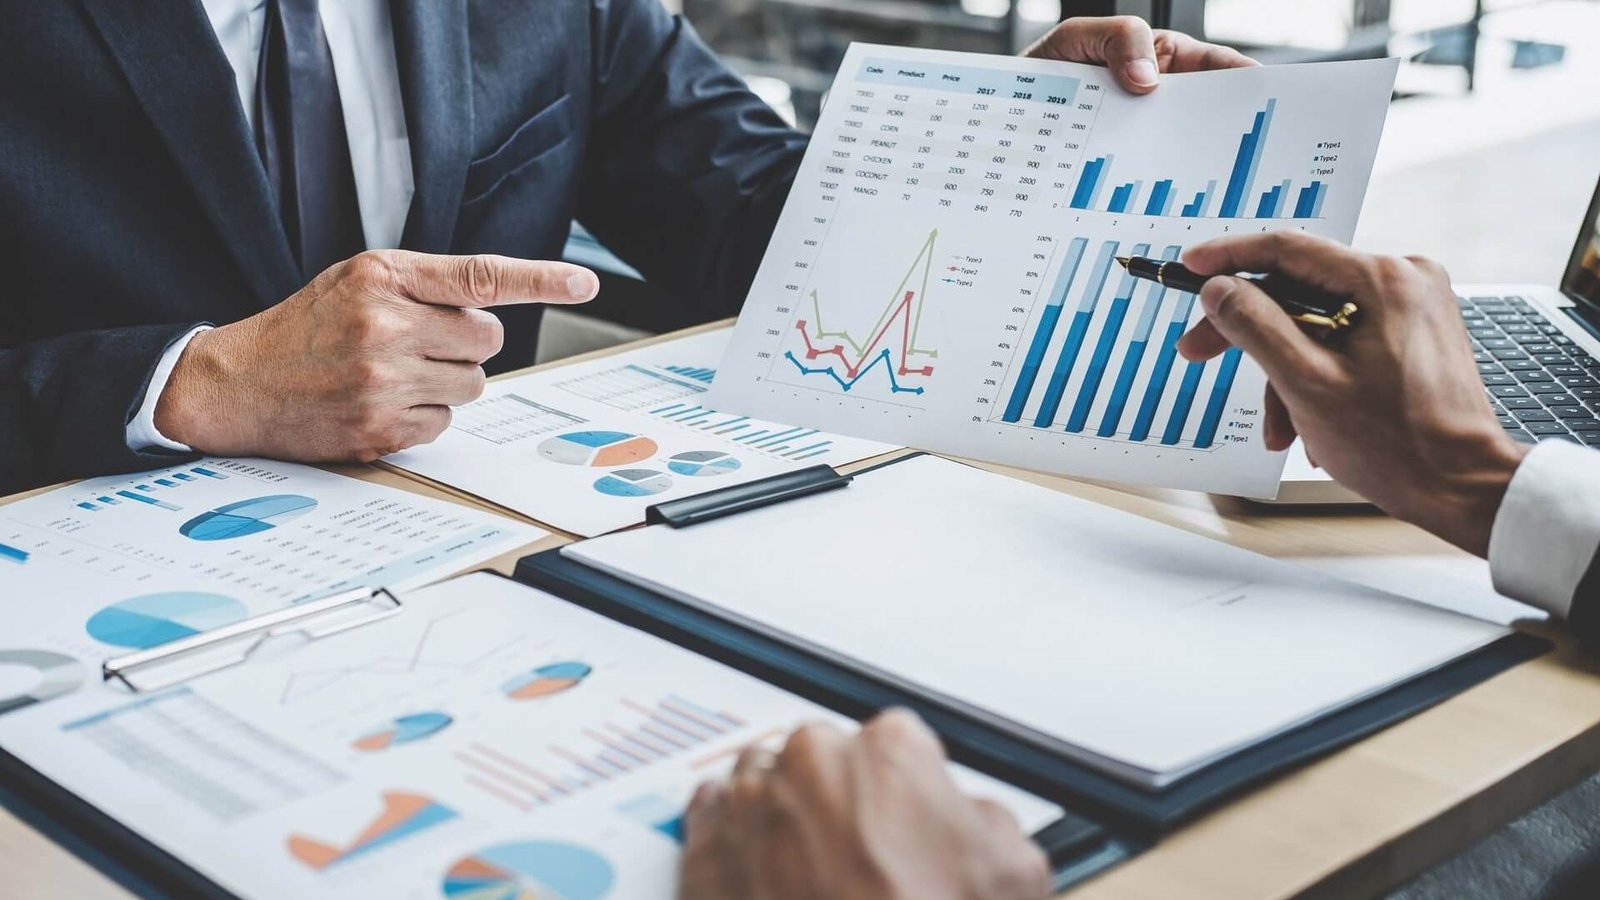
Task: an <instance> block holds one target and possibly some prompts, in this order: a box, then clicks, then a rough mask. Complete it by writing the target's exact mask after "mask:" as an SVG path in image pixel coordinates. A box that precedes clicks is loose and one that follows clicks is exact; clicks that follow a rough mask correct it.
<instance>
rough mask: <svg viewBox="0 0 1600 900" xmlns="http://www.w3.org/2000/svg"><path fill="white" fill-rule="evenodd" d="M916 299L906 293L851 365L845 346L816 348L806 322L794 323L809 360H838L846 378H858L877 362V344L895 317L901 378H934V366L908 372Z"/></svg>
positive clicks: (914, 292)
mask: <svg viewBox="0 0 1600 900" xmlns="http://www.w3.org/2000/svg"><path fill="white" fill-rule="evenodd" d="M916 296H917V292H916V291H906V293H905V296H904V297H902V298H901V300H900V302H899V304H897V305H896V306H895V308H894V311H893V312H891V313H890V314H889V317H888V318H887V319H885V320H884V323H883V327H882V328H879V329H878V333H877V334H875V335H873V336H872V340H870V341H868V342H867V344H866V346H865V347H864V348H863V349H862V351H861V356H860V357H858V358H857V359H856V360H855V361H854V362H851V361H850V357H848V356H846V355H845V352H844V345H843V344H835V345H834V346H832V347H817V346H815V345H814V344H812V343H811V335H810V334H809V333H808V332H807V331H806V321H805V320H804V319H800V320H799V321H797V322H795V323H794V327H795V328H796V329H797V330H799V332H800V337H801V339H802V340H804V341H805V342H806V359H816V358H817V357H819V356H828V355H832V356H837V357H839V362H841V363H843V364H844V370H845V372H844V377H845V378H854V377H856V375H858V374H860V372H861V369H862V367H863V365H864V364H865V363H867V362H868V361H870V360H871V359H873V358H875V356H876V354H874V352H873V351H874V350H876V349H877V348H878V342H879V341H881V340H883V336H884V335H885V334H888V332H889V326H891V325H893V324H894V319H895V316H900V317H901V325H900V364H899V367H898V368H899V372H900V374H901V375H932V374H933V366H923V367H922V368H920V369H909V368H906V351H908V350H909V349H910V348H911V301H912V300H914V299H915V298H916Z"/></svg>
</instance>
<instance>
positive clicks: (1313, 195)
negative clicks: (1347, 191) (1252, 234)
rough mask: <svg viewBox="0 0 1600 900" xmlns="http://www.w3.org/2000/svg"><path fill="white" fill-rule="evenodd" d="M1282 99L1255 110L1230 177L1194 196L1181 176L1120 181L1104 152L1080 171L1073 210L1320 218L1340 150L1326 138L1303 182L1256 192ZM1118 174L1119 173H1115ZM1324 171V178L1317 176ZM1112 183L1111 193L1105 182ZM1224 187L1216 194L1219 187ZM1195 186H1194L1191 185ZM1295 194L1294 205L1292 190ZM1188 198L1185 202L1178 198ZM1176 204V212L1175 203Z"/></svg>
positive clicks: (1291, 181)
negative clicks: (1268, 142) (1181, 185)
mask: <svg viewBox="0 0 1600 900" xmlns="http://www.w3.org/2000/svg"><path fill="white" fill-rule="evenodd" d="M1277 107H1278V99H1277V98H1276V97H1272V98H1269V99H1268V100H1267V102H1266V104H1265V105H1263V106H1262V107H1261V109H1260V110H1258V111H1256V113H1255V116H1254V118H1253V120H1252V121H1251V124H1250V129H1249V130H1248V131H1246V132H1244V133H1243V134H1242V135H1241V136H1240V137H1239V147H1238V151H1237V152H1236V153H1235V154H1234V157H1233V164H1232V166H1231V167H1230V169H1229V170H1228V174H1227V178H1226V179H1225V180H1221V179H1215V178H1213V179H1208V180H1206V181H1205V183H1204V185H1203V186H1201V187H1200V188H1199V189H1198V190H1196V191H1195V193H1193V194H1192V195H1190V194H1187V193H1186V192H1187V190H1189V188H1180V187H1179V186H1178V184H1179V179H1177V178H1173V177H1166V178H1151V179H1148V185H1149V190H1148V191H1146V184H1147V179H1144V178H1132V179H1129V180H1127V181H1123V182H1121V183H1118V182H1117V178H1119V177H1122V176H1120V175H1115V170H1116V168H1117V166H1116V163H1117V156H1116V154H1114V153H1105V154H1102V155H1099V156H1095V157H1093V158H1092V159H1089V160H1088V161H1087V162H1085V163H1084V164H1083V166H1082V168H1081V169H1080V170H1079V172H1078V180H1077V182H1076V184H1075V185H1074V187H1073V190H1072V195H1071V199H1070V201H1069V202H1068V206H1069V207H1070V208H1072V209H1083V210H1098V211H1103V212H1109V213H1118V214H1127V215H1144V216H1173V215H1176V216H1177V217H1178V218H1184V219H1210V218H1217V219H1250V218H1254V219H1284V218H1287V219H1317V218H1321V217H1322V207H1323V201H1324V200H1326V198H1327V192H1328V183H1327V181H1326V176H1327V175H1329V174H1332V168H1331V166H1332V163H1333V162H1334V161H1336V159H1337V154H1335V153H1333V152H1330V151H1333V150H1336V149H1338V148H1337V147H1336V146H1332V147H1330V146H1329V144H1330V142H1328V141H1318V142H1316V144H1315V146H1314V148H1313V149H1314V151H1315V152H1314V153H1313V154H1312V155H1311V158H1310V169H1309V172H1310V173H1312V174H1308V175H1306V176H1305V177H1304V179H1303V180H1304V182H1305V183H1304V184H1298V185H1297V183H1296V181H1295V179H1293V178H1284V179H1281V180H1278V181H1276V182H1274V183H1273V184H1272V185H1271V186H1270V187H1266V188H1265V189H1264V190H1261V191H1259V192H1257V186H1258V184H1259V183H1260V181H1261V178H1260V174H1261V160H1262V157H1263V156H1265V155H1266V149H1267V139H1268V137H1269V136H1270V135H1271V133H1272V120H1273V115H1274V113H1275V112H1276V111H1277ZM1114 175H1115V177H1114ZM1319 176H1320V177H1319ZM1110 184H1117V186H1116V187H1114V188H1111V190H1110V192H1109V196H1107V191H1106V187H1107V186H1108V185H1110ZM1219 185H1220V186H1221V187H1222V191H1221V194H1220V195H1219V194H1218V191H1217V188H1218V186H1219ZM1191 187H1192V185H1191ZM1291 193H1293V194H1294V195H1295V199H1294V203H1293V205H1290V203H1289V195H1290V194H1291ZM1185 196H1186V197H1188V198H1189V199H1187V200H1186V201H1185V202H1184V203H1183V204H1182V205H1181V206H1180V205H1178V200H1179V199H1180V198H1181V197H1185ZM1175 206H1176V207H1177V212H1176V214H1174V212H1173V208H1174V207H1175Z"/></svg>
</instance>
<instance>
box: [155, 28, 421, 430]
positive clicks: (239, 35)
mask: <svg viewBox="0 0 1600 900" xmlns="http://www.w3.org/2000/svg"><path fill="white" fill-rule="evenodd" d="M201 5H202V6H204V7H205V11H206V16H207V18H209V19H210V20H211V28H212V30H214V31H215V32H216V33H217V42H218V43H219V44H220V45H221V46H222V54H223V55H224V56H226V57H227V58H228V64H229V65H231V66H232V67H233V78H234V82H235V84H236V85H237V87H238V89H239V102H240V104H241V105H242V106H243V107H244V116H245V120H246V121H248V122H249V123H250V126H251V128H252V129H253V128H254V127H255V113H256V110H255V92H256V68H257V62H258V61H259V60H260V58H261V36H262V31H263V25H264V23H265V22H266V18H267V2H266V0H201ZM319 9H320V11H321V13H322V30H323V32H324V33H325V34H326V35H327V36H328V50H329V51H330V52H331V53H332V56H333V72H334V77H335V78H337V79H338V82H339V105H340V106H341V107H342V108H343V110H344V127H345V132H346V134H347V135H348V138H349V141H350V167H351V169H352V170H354V174H355V182H356V200H357V203H358V204H359V206H360V208H361V231H362V233H363V235H364V236H365V238H366V242H367V247H368V249H374V250H375V249H380V248H389V247H398V246H400V234H401V232H402V230H403V229H404V228H405V223H406V214H407V213H408V212H409V211H410V209H411V195H412V193H413V191H414V189H415V182H414V181H413V180H412V174H411V144H410V141H409V139H408V138H407V135H406V117H405V107H404V105H403V104H402V102H401V98H400V67H399V63H398V62H397V61H396V59H395V53H394V24H393V22H392V21H391V20H390V18H389V4H388V3H387V2H385V0H322V2H321V3H320V4H319ZM204 330H205V329H204V328H197V329H195V330H194V331H191V332H190V333H188V334H186V335H184V336H183V337H182V338H179V339H178V340H177V341H175V342H173V344H172V346H171V347H168V348H167V351H166V353H165V354H163V355H162V357H161V361H160V362H159V363H157V365H156V368H155V372H154V373H153V374H152V376H151V378H150V387H149V388H148V389H146V391H145V396H144V401H143V402H142V403H141V404H140V405H139V410H138V412H137V413H135V414H134V417H133V421H131V422H129V423H128V431H127V441H128V446H129V447H130V448H132V449H134V450H144V449H148V448H152V447H160V448H163V449H167V450H176V451H187V450H188V449H189V448H188V447H185V446H184V445H183V444H180V443H178V442H176V441H171V440H168V439H167V438H166V437H165V436H164V435H162V434H161V432H160V430H158V429H157V428H156V421H155V419H156V404H157V403H158V402H159V401H160V399H161V394H162V392H163V391H165V390H166V387H167V381H168V380H169V379H170V378H171V377H172V370H173V369H174V368H175V367H176V366H177V364H178V358H179V357H181V356H182V355H183V351H184V349H185V348H187V347H188V346H189V342H190V341H191V340H193V339H194V336H195V335H196V334H199V333H200V332H201V331H204Z"/></svg>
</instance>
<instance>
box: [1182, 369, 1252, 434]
mask: <svg viewBox="0 0 1600 900" xmlns="http://www.w3.org/2000/svg"><path fill="white" fill-rule="evenodd" d="M1243 355H1244V354H1243V353H1242V352H1241V351H1240V350H1239V348H1238V347H1230V348H1228V351H1227V352H1226V353H1224V354H1222V365H1221V366H1220V367H1219V368H1218V369H1217V381H1216V383H1215V384H1213V385H1212V386H1211V399H1210V400H1208V401H1207V402H1206V411H1205V413H1204V414H1203V415H1201V417H1200V431H1199V432H1197V433H1196V434H1195V436H1194V448H1195V449H1196V450H1204V449H1206V448H1207V447H1210V446H1211V445H1212V444H1213V443H1215V442H1216V439H1217V426H1218V425H1220V424H1221V423H1222V414H1223V413H1224V412H1225V411H1227V408H1228V394H1229V393H1231V392H1232V391H1233V377H1234V376H1235V375H1236V374H1238V372H1239V358H1240V357H1241V356H1243Z"/></svg>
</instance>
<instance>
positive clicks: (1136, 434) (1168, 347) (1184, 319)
mask: <svg viewBox="0 0 1600 900" xmlns="http://www.w3.org/2000/svg"><path fill="white" fill-rule="evenodd" d="M1193 310H1194V295H1193V294H1179V295H1178V300H1177V302H1176V303H1175V304H1174V305H1173V309H1172V318H1171V319H1169V320H1168V322H1167V333H1166V336H1165V337H1163V338H1162V339H1161V349H1160V350H1159V351H1157V352H1156V363H1155V366H1154V367H1153V368H1152V369H1151V370H1150V383H1149V384H1148V385H1146V386H1145V389H1144V399H1143V400H1141V401H1139V414H1138V415H1137V416H1135V417H1134V419H1133V432H1132V433H1131V434H1129V435H1128V437H1129V438H1131V439H1132V440H1135V441H1142V440H1145V439H1147V438H1149V437H1150V426H1151V425H1153V424H1154V423H1155V420H1156V410H1157V409H1159V408H1160V406H1161V395H1162V393H1163V392H1164V391H1165V390H1166V387H1167V378H1168V377H1169V376H1171V374H1172V361H1173V360H1174V359H1175V358H1177V355H1178V338H1181V337H1183V333H1184V331H1186V330H1187V329H1188V327H1189V314H1190V313H1191V312H1192V311H1193Z"/></svg>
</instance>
